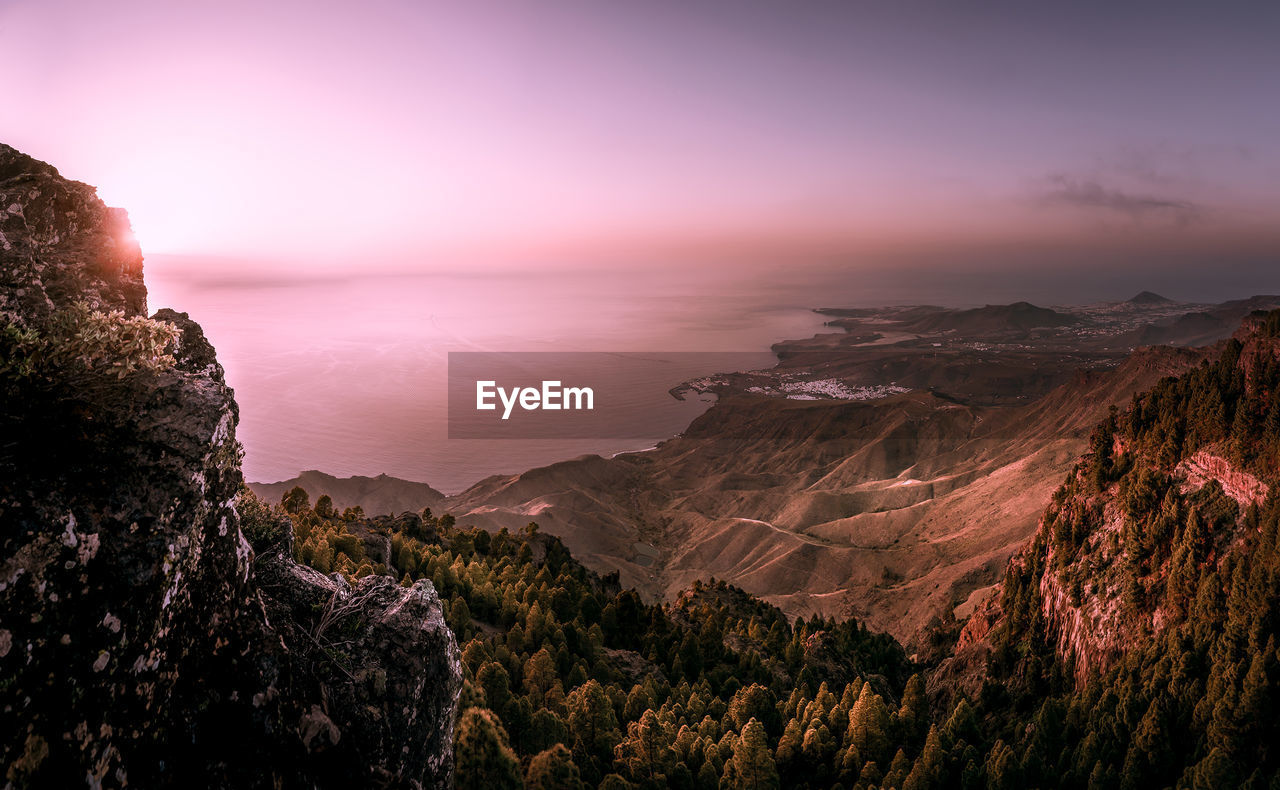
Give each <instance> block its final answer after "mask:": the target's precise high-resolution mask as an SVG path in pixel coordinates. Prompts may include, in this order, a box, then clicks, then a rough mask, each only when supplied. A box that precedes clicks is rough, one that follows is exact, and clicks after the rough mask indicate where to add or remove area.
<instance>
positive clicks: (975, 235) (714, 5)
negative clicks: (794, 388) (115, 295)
mask: <svg viewBox="0 0 1280 790" xmlns="http://www.w3.org/2000/svg"><path fill="white" fill-rule="evenodd" d="M1277 40H1280V4H1274V3H1236V2H1216V3H1204V2H1194V3H1186V2H1128V3H1114V2H1105V3H1103V2H1072V3H1039V2H1031V3H1028V2H1008V3H993V2H976V1H969V0H959V1H957V2H913V1H912V0H898V1H895V2H889V1H888V0H883V1H881V2H874V1H871V0H868V1H867V2H861V1H859V0H800V1H799V2H780V1H779V2H756V1H755V0H734V1H733V2H729V1H728V0H724V1H721V2H713V1H711V0H701V1H700V0H644V1H643V2H639V1H633V2H622V1H619V2H599V1H598V0H547V1H546V2H516V1H515V0H513V1H512V2H494V1H493V0H475V1H474V2H471V1H469V2H433V1H431V0H426V1H423V0H416V1H414V2H395V1H394V0H370V1H369V2H360V3H336V2H323V1H321V2H277V3H262V2H252V3H250V2H241V1H240V0H223V2H218V3H198V2H191V3H171V2H149V1H148V0H120V1H119V2H111V3H102V2H66V1H64V0H40V1H39V2H26V1H22V2H0V52H3V53H4V63H5V66H4V73H3V75H2V76H0V80H2V81H3V85H4V93H5V99H4V109H3V113H2V114H0V140H3V141H4V142H7V143H9V144H11V145H13V146H15V147H17V148H19V149H20V150H23V151H25V152H27V153H30V154H32V155H34V156H36V157H37V158H40V159H44V160H46V161H49V162H51V163H53V164H54V165H56V166H57V167H58V168H59V169H60V170H61V171H62V173H63V174H64V175H67V176H69V177H72V178H76V179H78V180H82V181H86V182H88V183H92V184H95V185H97V186H98V187H99V191H100V194H101V195H102V196H103V198H104V199H105V200H106V201H107V202H108V203H109V204H112V205H120V206H124V207H126V208H127V209H128V210H129V212H130V216H131V218H132V221H133V224H134V229H135V231H136V234H137V236H138V237H139V240H140V241H141V243H142V245H143V249H144V251H145V252H148V253H156V254H170V255H179V256H188V257H187V258H186V259H187V260H194V261H199V260H223V261H225V260H243V261H254V262H274V263H276V264H279V265H280V266H282V267H285V268H288V267H295V268H302V267H305V268H307V269H308V270H316V269H320V268H325V267H330V268H335V269H352V268H359V267H366V268H377V267H389V268H396V267H400V268H414V267H424V268H431V267H442V268H449V267H454V268H468V267H481V268H483V267H537V266H568V267H573V266H584V267H607V266H629V265H653V266H662V265H679V266H687V265H689V264H694V263H697V264H706V265H718V264H723V263H732V264H735V265H739V264H743V263H751V262H759V263H768V264H770V265H776V264H782V263H785V264H787V265H792V264H803V263H812V264H820V265H825V266H848V267H855V268H856V267H857V266H859V265H863V266H868V267H871V266H893V265H898V264H903V265H913V266H920V267H923V269H925V270H927V269H929V268H931V267H932V268H942V267H949V268H951V269H961V270H963V269H964V267H974V268H975V269H979V268H983V267H987V268H992V267H994V268H999V267H1002V266H1003V267H1023V268H1027V267H1030V268H1036V267H1049V268H1052V267H1057V269H1058V270H1059V272H1061V271H1062V270H1064V267H1065V268H1066V269H1070V268H1071V267H1088V266H1094V267H1098V268H1100V269H1105V268H1106V267H1115V266H1125V267H1131V268H1139V269H1140V268H1142V267H1150V268H1153V269H1159V268H1161V267H1164V268H1168V269H1176V270H1178V271H1184V272H1186V276H1187V277H1194V276H1197V275H1196V272H1200V274H1199V276H1204V274H1203V273H1204V271H1205V268H1204V267H1206V266H1212V267H1213V269H1214V271H1217V272H1219V273H1222V274H1223V276H1228V277H1236V278H1238V279H1240V280H1241V281H1242V282H1254V281H1261V280H1266V278H1268V277H1273V275H1272V274H1271V273H1272V272H1274V271H1276V270H1277V269H1280V266H1277V263H1280V261H1277V257H1278V255H1280V230H1278V229H1280V100H1278V99H1280V96H1278V95H1277V86H1278V85H1280V47H1277V46H1275V42H1276V41H1277ZM255 265H257V264H255Z"/></svg>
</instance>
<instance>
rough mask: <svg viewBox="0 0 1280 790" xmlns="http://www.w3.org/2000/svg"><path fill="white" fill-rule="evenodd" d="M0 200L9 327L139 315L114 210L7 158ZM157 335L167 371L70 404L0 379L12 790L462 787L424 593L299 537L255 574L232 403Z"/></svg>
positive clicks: (124, 230)
mask: <svg viewBox="0 0 1280 790" xmlns="http://www.w3.org/2000/svg"><path fill="white" fill-rule="evenodd" d="M0 196H3V200H2V201H0V203H2V204H3V205H2V206H0V232H3V234H4V235H3V239H2V241H0V262H2V265H0V332H12V331H14V330H15V329H17V330H24V329H37V330H38V329H39V327H41V326H42V324H44V323H45V322H47V321H49V320H50V318H51V317H53V316H55V315H56V314H57V313H58V311H59V310H61V309H64V308H66V307H67V306H68V305H71V304H73V303H85V304H87V305H89V306H90V307H91V308H92V309H95V310H98V311H103V312H108V311H115V310H119V311H123V312H124V314H125V316H126V317H128V316H141V315H142V314H143V309H144V306H145V298H146V291H145V287H144V286H143V283H142V277H141V270H142V261H141V255H140V254H139V252H138V249H137V245H136V244H135V243H133V242H132V236H131V234H129V232H128V219H127V217H126V216H125V214H124V212H123V211H119V210H114V209H108V208H106V207H105V206H103V205H102V203H101V201H100V200H98V199H97V197H96V195H95V194H94V191H93V189H92V188H91V187H88V186H85V185H83V184H79V183H76V182H71V181H66V180H64V179H62V178H61V177H59V176H58V173H57V171H56V170H55V169H54V168H52V167H50V166H49V165H46V164H44V163H41V162H37V161H35V160H33V159H31V158H29V157H26V156H24V155H22V154H19V153H18V152H16V151H14V150H13V149H11V148H8V147H5V146H0ZM155 318H157V319H159V320H163V321H167V322H169V323H171V324H173V325H175V326H176V327H177V329H178V330H179V332H180V335H179V340H178V343H177V348H176V350H175V351H174V358H175V360H176V364H174V365H172V366H170V367H167V368H165V369H159V370H147V371H137V372H134V373H132V374H130V375H121V376H116V375H109V376H99V377H91V378H81V379H77V380H76V383H77V385H78V386H76V387H74V388H70V387H65V386H57V385H56V382H55V383H54V384H50V383H49V382H43V383H42V382H38V381H25V380H22V379H20V378H15V377H14V376H13V372H12V371H6V369H5V365H4V364H0V377H9V378H8V379H7V380H5V381H4V382H3V384H4V388H3V394H4V400H5V401H6V402H5V403H2V404H0V428H3V434H2V437H3V438H0V711H2V712H3V715H0V772H3V775H4V779H5V781H6V783H7V784H6V786H13V787H24V786H42V787H43V786H55V787H72V786H84V785H85V784H86V783H87V784H88V785H89V786H105V787H122V786H125V785H133V786H137V787H163V786H174V785H181V786H196V787H214V786H217V787H227V786H237V787H239V786H246V787H256V786H273V787H354V786H385V787H421V786H426V787H447V786H449V785H450V784H451V771H452V731H453V719H454V715H455V709H456V704H457V697H458V693H459V688H460V675H459V672H460V668H459V662H458V650H457V645H456V643H455V641H454V639H453V636H452V634H451V632H450V631H449V629H448V628H447V627H446V626H445V625H444V622H443V619H442V616H441V607H440V602H439V599H438V597H437V596H436V593H435V590H434V589H433V588H432V587H431V586H430V584H428V583H425V582H423V583H419V584H418V585H416V586H414V587H412V588H401V587H399V586H398V585H396V584H395V583H394V581H392V580H390V579H385V578H366V579H364V580H362V581H361V582H360V584H359V585H357V586H356V587H355V588H354V589H351V588H350V587H348V586H347V584H346V582H345V581H342V580H340V579H331V578H327V577H324V576H320V575H319V574H316V573H314V572H313V571H310V570H308V569H305V568H300V567H298V566H296V565H295V564H294V563H293V562H292V560H291V559H290V558H289V552H288V548H289V547H288V545H287V542H286V545H285V546H282V547H281V550H280V551H279V553H278V554H276V555H273V556H262V557H255V555H254V552H253V551H252V550H251V548H250V546H249V544H248V543H247V542H246V540H245V538H244V537H243V535H242V534H241V531H240V517H239V514H238V513H237V510H236V505H235V500H236V497H237V494H238V492H239V490H240V486H241V484H242V480H241V475H240V465H239V461H240V448H239V445H238V443H237V442H236V438H235V428H236V422H237V417H238V412H237V407H236V403H235V400H234V399H233V393H232V391H231V389H230V388H228V387H227V386H226V383H225V381H224V380H223V375H222V368H221V366H220V365H219V364H218V362H217V358H216V355H215V354H214V351H213V348H212V347H211V346H210V345H209V344H208V342H207V341H206V340H205V339H204V336H203V333H202V332H201V331H200V327H199V326H198V325H197V324H195V323H194V322H193V321H191V320H190V319H189V318H188V317H187V316H186V315H185V314H182V313H175V312H173V311H167V310H166V311H160V312H159V313H157V314H156V316H155ZM3 362H4V360H0V363H3ZM64 384H65V382H64ZM335 629H337V630H335ZM337 633H340V634H341V640H340V641H341V642H342V649H341V650H340V651H339V650H334V649H332V644H329V643H326V642H325V640H326V639H333V638H334V634H337ZM339 653H340V654H341V655H342V658H341V659H335V658H334V656H335V655H338V654H339Z"/></svg>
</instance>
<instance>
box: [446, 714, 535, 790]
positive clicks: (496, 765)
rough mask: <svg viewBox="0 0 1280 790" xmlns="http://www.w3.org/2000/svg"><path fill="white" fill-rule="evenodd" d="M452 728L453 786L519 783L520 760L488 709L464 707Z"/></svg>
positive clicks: (481, 789)
mask: <svg viewBox="0 0 1280 790" xmlns="http://www.w3.org/2000/svg"><path fill="white" fill-rule="evenodd" d="M454 732H455V735H454V747H453V754H454V766H455V767H454V786H455V788H457V790H506V789H507V788H519V787H520V786H521V785H522V782H521V776H520V763H519V761H517V760H516V755H515V752H513V751H512V750H511V746H510V745H509V744H508V742H507V733H506V731H505V730H503V729H502V724H501V723H500V722H499V721H498V719H497V717H496V716H494V715H493V712H492V711H488V710H485V709H483V708H468V709H467V710H466V711H465V712H464V713H463V714H462V718H461V719H460V720H459V721H458V726H457V728H456V729H455V731H454Z"/></svg>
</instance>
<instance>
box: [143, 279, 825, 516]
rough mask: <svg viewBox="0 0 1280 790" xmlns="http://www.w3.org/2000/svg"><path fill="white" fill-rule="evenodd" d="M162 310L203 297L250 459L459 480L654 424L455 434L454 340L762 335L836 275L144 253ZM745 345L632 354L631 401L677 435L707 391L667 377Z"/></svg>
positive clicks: (738, 340)
mask: <svg viewBox="0 0 1280 790" xmlns="http://www.w3.org/2000/svg"><path fill="white" fill-rule="evenodd" d="M147 282H148V286H149V291H150V296H149V306H150V309H151V310H156V309H158V308H160V307H166V306H168V307H173V308H175V309H178V310H183V311H186V312H188V313H190V314H191V316H192V317H193V318H194V319H195V320H197V321H199V322H200V324H201V325H202V326H203V327H204V330H205V332H206V334H207V335H208V336H209V338H210V340H211V341H212V342H213V343H214V345H215V346H216V347H217V350H218V358H219V359H220V360H221V361H222V364H223V366H224V367H225V368H226V371H227V380H228V383H230V384H231V385H232V386H233V387H234V388H235V390H236V400H237V401H238V402H239V404H240V414H241V421H240V428H239V437H240V440H241V441H242V442H243V443H244V446H245V475H246V477H247V478H248V479H250V480H255V481H262V482H268V481H275V480H280V479H285V478H289V477H292V476H294V475H296V474H298V473H299V472H300V471H302V470H305V469H319V470H322V471H325V472H328V473H331V474H334V475H338V476H347V475H357V474H358V475H377V474H379V473H384V472H385V473H387V474H390V475H393V476H396V477H403V478H407V479H411V480H419V481H423V482H426V483H429V484H431V485H433V486H435V487H436V488H439V489H441V490H443V491H445V492H456V491H459V490H461V489H463V488H465V487H466V486H468V485H470V484H472V483H474V482H476V481H478V480H480V479H482V478H484V477H486V476H488V475H491V474H496V473H509V472H518V471H522V470H524V469H528V468H531V467H534V466H539V465H543V464H547V463H552V462H555V461H559V460H564V459H567V458H573V457H575V456H578V455H581V454H583V453H599V454H605V455H608V454H613V453H617V452H622V451H628V450H640V449H644V448H646V447H648V446H651V445H652V444H653V441H652V440H645V439H633V440H625V439H574V440H548V439H538V440H534V439H524V440H492V439H483V440H480V439H470V440H458V439H454V440H450V439H448V438H447V408H446V406H447V392H446V372H447V367H446V359H447V356H446V355H447V354H448V352H450V351H501V352H523V351H625V352H636V351H639V352H671V351H700V352H710V351H713V352H758V357H755V358H747V359H748V360H750V361H753V362H755V363H756V366H761V367H764V366H768V365H771V364H772V361H773V357H772V355H771V354H770V353H769V352H768V349H769V347H770V345H771V344H772V343H774V342H776V341H779V340H784V339H788V338H800V337H808V336H810V335H812V334H814V333H816V332H818V331H819V330H821V328H822V318H821V316H819V315H817V314H815V313H813V312H812V309H811V308H813V307H817V306H822V305H827V304H831V303H833V301H835V302H838V301H839V300H836V299H835V298H834V295H833V294H832V293H831V291H830V287H829V286H825V285H824V286H818V285H815V286H814V287H813V288H806V287H805V286H804V285H803V284H801V285H797V284H796V283H794V282H791V281H789V280H787V279H786V278H783V277H781V276H779V277H776V278H773V279H770V278H760V277H758V276H757V277H752V278H749V279H748V278H743V279H737V278H735V277H734V276H733V274H732V273H726V272H724V271H723V270H721V271H718V272H715V273H707V274H701V273H699V272H697V271H692V272H680V273H672V272H667V273H662V274H657V275H655V274H645V275H640V274H618V273H609V274H604V273H599V274H597V273H584V272H581V271H577V272H565V273H547V272H545V271H544V272H538V273H536V274H519V275H485V276H479V275H477V276H468V275H435V274H416V275H380V276H366V277H341V276H335V277H332V278H314V279H302V280H299V279H297V278H296V277H270V276H264V275H261V274H260V273H256V272H252V271H249V272H246V271H244V270H238V273H237V274H235V275H231V274H228V273H227V272H224V271H219V270H218V269H217V267H210V266H209V265H208V264H207V263H206V264H205V265H204V266H203V267H193V266H191V265H176V264H173V263H171V262H170V261H167V260H166V259H164V258H163V257H159V256H157V257H156V258H155V259H149V260H148V266H147ZM743 362H744V357H743V356H741V354H740V353H739V354H726V356H725V359H724V361H723V362H722V363H721V362H718V361H717V359H716V357H715V356H714V355H708V356H707V358H706V365H705V368H706V369H689V368H688V366H687V365H684V366H669V365H668V366H665V367H664V366H662V365H657V366H655V367H654V368H651V369H650V368H638V369H636V371H635V372H634V374H629V375H635V376H636V381H635V387H634V389H633V390H632V392H633V395H632V397H634V398H635V399H636V406H637V408H640V407H643V408H647V409H650V410H653V409H658V410H660V411H661V413H662V416H661V420H662V424H663V425H666V426H667V428H666V433H667V435H674V434H675V433H677V432H679V431H680V430H682V429H683V428H684V426H686V425H687V424H688V423H689V421H690V420H692V419H693V418H694V417H695V416H697V414H699V413H700V412H701V411H702V410H703V409H705V408H706V404H705V403H698V402H680V401H677V400H675V399H673V398H671V397H670V396H669V395H667V394H666V390H667V389H668V388H670V387H672V386H675V385H676V384H679V383H680V381H682V380H684V379H686V378H690V377H693V376H696V375H704V374H708V373H714V372H718V371H719V370H722V369H725V368H726V367H732V368H733V369H738V368H741V367H742V366H743Z"/></svg>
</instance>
